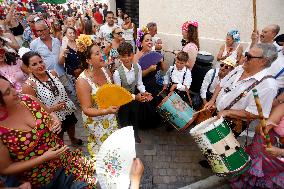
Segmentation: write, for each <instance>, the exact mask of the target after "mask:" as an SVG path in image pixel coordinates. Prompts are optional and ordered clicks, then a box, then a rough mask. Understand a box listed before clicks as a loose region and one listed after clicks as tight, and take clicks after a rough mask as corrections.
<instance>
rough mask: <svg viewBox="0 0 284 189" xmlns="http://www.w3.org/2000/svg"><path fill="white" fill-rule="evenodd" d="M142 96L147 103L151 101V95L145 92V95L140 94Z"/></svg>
mask: <svg viewBox="0 0 284 189" xmlns="http://www.w3.org/2000/svg"><path fill="white" fill-rule="evenodd" d="M142 96H143V97H144V98H145V101H147V102H149V101H151V100H153V96H152V94H151V93H148V92H145V93H143V94H142ZM145 101H144V102H145Z"/></svg>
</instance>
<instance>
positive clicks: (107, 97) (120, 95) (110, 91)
mask: <svg viewBox="0 0 284 189" xmlns="http://www.w3.org/2000/svg"><path fill="white" fill-rule="evenodd" d="M132 100H133V98H132V96H131V93H130V92H128V91H127V90H126V89H124V88H123V87H120V86H119V85H115V84H105V85H103V86H101V87H100V88H99V90H98V91H97V93H96V103H97V104H98V107H99V108H100V109H106V108H108V107H110V106H122V105H125V104H127V103H129V102H131V101H132Z"/></svg>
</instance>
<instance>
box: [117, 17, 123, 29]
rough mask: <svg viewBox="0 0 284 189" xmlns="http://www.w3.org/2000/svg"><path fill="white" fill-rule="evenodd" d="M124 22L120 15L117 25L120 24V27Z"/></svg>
mask: <svg viewBox="0 0 284 189" xmlns="http://www.w3.org/2000/svg"><path fill="white" fill-rule="evenodd" d="M122 24H123V19H122V18H120V17H117V25H118V26H119V27H121V25H122Z"/></svg>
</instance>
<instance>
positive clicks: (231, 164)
mask: <svg viewBox="0 0 284 189" xmlns="http://www.w3.org/2000/svg"><path fill="white" fill-rule="evenodd" d="M190 134H191V136H192V137H193V138H194V140H195V142H196V143H197V144H198V146H199V148H200V149H201V151H202V153H203V155H204V156H205V157H206V158H207V160H208V162H209V164H210V165H211V167H212V170H213V172H215V173H216V174H217V175H218V176H221V177H226V176H228V177H234V176H237V175H240V174H242V173H243V172H244V171H246V170H248V169H249V168H250V165H251V159H250V157H249V155H248V154H247V153H246V152H245V151H244V149H243V148H242V147H241V146H240V143H239V142H238V141H237V140H236V138H235V137H234V135H233V133H232V131H231V129H230V127H229V126H228V124H227V123H226V121H225V120H224V119H223V118H220V119H217V117H213V118H210V119H207V120H206V121H203V122H202V123H200V124H199V125H197V126H196V127H194V128H193V129H191V130H190Z"/></svg>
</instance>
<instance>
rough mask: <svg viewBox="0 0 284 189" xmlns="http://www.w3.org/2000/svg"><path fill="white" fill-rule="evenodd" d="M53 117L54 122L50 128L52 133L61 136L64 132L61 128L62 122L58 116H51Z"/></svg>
mask: <svg viewBox="0 0 284 189" xmlns="http://www.w3.org/2000/svg"><path fill="white" fill-rule="evenodd" d="M53 114H54V113H53ZM51 117H52V121H51V123H52V126H51V127H50V131H51V132H53V133H56V134H59V133H60V132H61V130H62V128H61V124H62V122H61V121H60V120H59V119H58V117H57V116H56V115H52V114H51Z"/></svg>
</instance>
